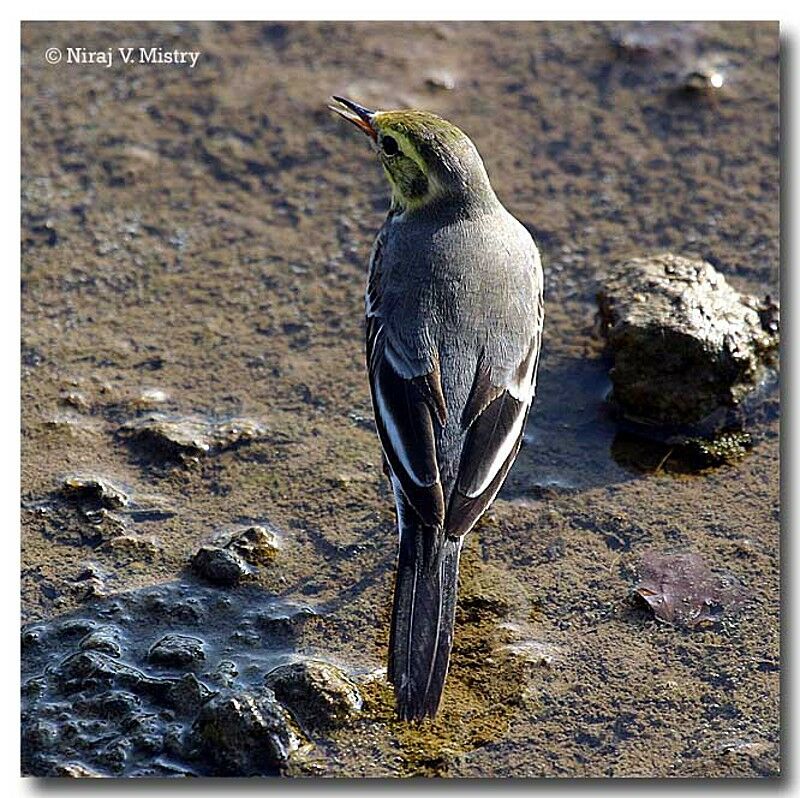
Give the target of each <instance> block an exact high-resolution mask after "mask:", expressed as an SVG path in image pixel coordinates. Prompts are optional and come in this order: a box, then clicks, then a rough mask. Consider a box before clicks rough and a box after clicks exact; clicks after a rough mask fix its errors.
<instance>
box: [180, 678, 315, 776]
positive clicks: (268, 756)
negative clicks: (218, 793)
mask: <svg viewBox="0 0 800 798" xmlns="http://www.w3.org/2000/svg"><path fill="white" fill-rule="evenodd" d="M192 736H193V737H194V739H195V741H196V745H197V747H198V753H199V755H200V756H204V757H207V758H208V759H209V760H210V761H211V763H212V764H213V766H214V771H215V772H216V773H218V774H219V775H232V776H233V775H235V776H264V775H272V774H275V773H276V772H280V771H281V770H282V769H283V768H284V767H285V766H286V764H287V763H288V761H289V756H290V755H291V753H292V752H293V751H295V750H297V748H298V747H299V745H300V738H299V735H298V734H297V733H296V732H295V730H294V729H293V728H292V724H291V721H290V719H289V718H288V716H287V715H286V712H285V710H284V709H283V707H281V705H280V704H278V703H277V701H275V699H274V697H273V695H272V693H270V692H269V691H263V692H258V693H234V692H226V693H223V694H221V695H218V696H216V697H215V698H213V699H212V700H211V701H209V702H208V703H207V704H205V706H204V707H203V708H202V709H201V710H200V714H199V715H198V717H197V720H196V721H195V722H194V725H193V727H192Z"/></svg>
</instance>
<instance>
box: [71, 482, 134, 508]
mask: <svg viewBox="0 0 800 798" xmlns="http://www.w3.org/2000/svg"><path fill="white" fill-rule="evenodd" d="M61 493H62V494H63V495H64V496H65V497H66V498H67V499H69V500H70V501H74V502H77V503H78V504H80V505H82V506H83V507H85V508H87V509H90V508H94V509H105V510H120V509H122V508H123V507H127V506H128V504H129V503H130V499H129V498H128V496H127V495H126V494H125V492H124V491H123V490H122V489H121V488H118V487H117V486H116V485H114V484H112V483H111V482H109V481H108V480H107V479H104V478H103V477H96V476H91V475H81V474H74V475H72V476H68V477H65V478H64V482H63V483H62V485H61Z"/></svg>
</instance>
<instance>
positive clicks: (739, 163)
mask: <svg viewBox="0 0 800 798" xmlns="http://www.w3.org/2000/svg"><path fill="white" fill-rule="evenodd" d="M22 41H23V64H24V66H23V84H22V96H23V114H22V125H23V140H22V153H23V169H22V172H23V186H22V197H23V256H22V310H23V330H22V447H23V462H22V482H23V485H22V488H23V497H22V498H23V511H22V519H23V529H22V558H23V574H22V600H23V622H25V623H45V624H55V625H57V624H59V623H61V622H62V621H63V617H62V616H64V617H72V616H73V615H75V614H77V616H79V617H81V618H84V619H88V620H89V621H98V622H99V620H100V615H101V613H102V611H103V610H102V608H103V607H104V606H105V604H104V602H106V601H109V600H110V601H113V600H114V599H113V595H114V594H116V593H118V592H126V591H144V592H142V593H141V594H138V593H134V594H132V595H135V596H136V595H141V596H146V595H147V591H152V590H153V589H154V586H157V585H161V584H163V585H165V586H166V587H165V589H166V590H169V589H170V588H169V586H170V585H173V584H185V585H186V586H187V587H186V588H185V589H186V590H188V591H190V592H191V591H197V595H198V597H199V596H201V595H206V592H207V591H209V590H212V591H217V592H218V593H219V594H220V595H221V597H222V598H221V600H222V599H224V596H225V595H226V594H230V595H231V596H232V600H233V605H232V606H233V607H237V606H239V607H243V608H244V609H242V617H243V618H245V619H246V617H247V613H248V612H249V609H248V608H252V607H253V606H255V605H257V604H258V602H259V601H262V600H263V602H264V607H265V608H266V607H268V606H269V605H270V602H271V601H273V600H274V599H275V598H277V599H280V600H281V601H285V602H290V603H292V604H297V605H310V606H313V607H314V608H315V611H317V612H318V613H319V616H320V618H322V619H323V620H322V621H321V622H319V623H313V624H308V625H307V626H306V627H304V629H303V635H302V639H301V640H300V642H299V643H297V642H294V643H292V647H291V650H290V651H289V649H286V648H285V647H277V648H275V649H274V650H273V649H272V648H270V645H271V644H270V641H269V640H268V639H266V638H265V639H264V640H263V645H264V651H263V654H259V655H258V656H259V657H262V656H263V661H261V660H259V662H257V663H256V664H257V667H258V668H263V669H266V668H267V664H268V663H267V661H268V660H269V661H272V660H271V659H270V658H271V657H272V655H273V654H287V651H288V653H291V655H292V656H294V655H300V654H314V655H315V656H317V657H320V658H323V659H328V660H331V661H333V662H335V663H337V664H339V665H340V666H343V667H345V668H346V669H347V670H349V671H350V672H351V673H353V674H354V676H356V677H358V678H360V679H362V680H363V690H364V693H365V699H366V700H365V708H364V711H363V715H362V719H361V720H360V721H358V722H356V723H355V724H353V725H351V726H348V727H347V728H345V729H342V730H340V731H337V732H333V733H331V734H330V735H329V736H327V737H325V738H318V739H315V740H314V742H315V744H316V747H315V749H314V753H312V754H311V755H310V759H309V761H308V762H306V763H305V764H304V765H303V767H304V768H306V769H307V770H308V772H314V773H320V774H325V775H344V774H347V775H362V774H363V775H408V774H413V773H425V774H433V773H436V774H441V775H452V776H477V775H497V776H512V775H517V776H544V775H559V776H566V775H578V776H582V775H592V776H602V775H618V776H621V775H643V776H704V775H713V776H752V775H759V776H769V775H776V774H777V773H778V772H779V748H778V745H779V656H780V650H779V626H778V619H779V565H780V563H779V551H780V541H779V511H780V509H779V507H780V506H779V437H778V433H779V418H778V415H779V414H778V412H777V407H776V403H775V400H774V399H773V400H772V402H771V404H772V407H773V410H772V411H771V412H766V413H762V414H761V415H757V416H756V418H755V421H754V424H755V426H754V428H753V430H752V431H753V435H754V442H755V443H754V447H753V449H752V451H751V452H750V453H749V454H748V455H747V456H746V457H745V458H744V460H742V461H741V462H740V463H738V464H734V465H726V466H722V467H720V468H717V469H714V470H709V471H706V472H703V473H700V474H685V473H681V472H680V471H676V472H672V471H670V469H669V468H658V467H657V466H658V465H659V462H660V461H661V459H662V454H661V452H660V451H655V452H653V451H651V452H649V453H645V455H642V458H639V460H641V462H639V461H638V460H637V458H638V457H639V455H638V454H637V458H633V459H632V458H631V457H630V456H629V452H628V453H627V454H626V453H625V452H623V454H622V455H620V451H621V449H620V446H621V444H620V440H621V438H620V435H621V433H620V431H619V429H618V427H617V424H616V422H615V420H614V417H613V415H612V414H611V412H610V410H609V408H608V407H607V405H606V404H605V401H604V400H605V398H606V395H607V392H608V388H609V382H608V376H607V370H608V363H607V361H606V360H605V358H604V356H603V352H602V345H601V342H600V341H599V340H598V338H597V334H596V331H595V329H594V314H595V303H594V293H595V290H596V281H595V278H596V275H597V274H598V273H602V271H603V269H604V267H605V265H606V264H608V263H610V262H612V261H616V260H618V259H621V258H624V257H628V256H631V255H640V254H646V253H648V252H651V251H661V250H670V251H673V252H678V253H681V254H685V255H692V256H699V257H703V258H705V259H707V260H709V261H710V262H712V263H713V264H714V265H715V266H716V267H717V268H718V269H719V270H720V271H722V272H723V273H724V274H725V275H726V277H728V278H729V279H730V281H731V283H732V284H733V285H734V286H735V287H736V288H737V289H739V290H742V291H747V292H750V293H754V294H758V295H761V296H763V295H764V294H771V295H773V296H777V295H779V292H780V285H779V268H780V261H779V257H780V248H779V83H778V79H779V60H778V58H779V42H778V37H777V25H774V24H751V23H747V24H739V23H725V24H705V23H702V24H701V23H691V24H685V25H679V24H673V23H664V24H648V25H636V24H630V25H616V24H611V23H607V24H591V25H590V24H572V23H569V24H567V23H536V24H533V23H531V24H519V23H514V24H506V23H496V24H489V25H487V24H470V23H424V24H414V23H385V24H367V23H356V24H342V23H308V24H306V23H301V24H296V23H265V24H261V23H255V24H236V23H225V24H214V23H191V24H184V23H163V24H149V25H148V24H144V25H143V24H140V23H137V24H135V25H129V24H124V23H103V24H86V23H59V24H57V25H54V24H46V23H33V24H26V25H25V26H24V27H23V34H22ZM143 44H147V45H148V46H155V45H162V46H164V47H165V48H169V49H172V48H175V47H177V48H179V49H187V50H201V51H202V53H203V55H202V56H201V58H200V60H199V61H198V64H197V67H196V68H195V69H193V70H188V69H186V68H182V67H177V66H174V67H154V66H152V65H150V66H145V65H139V66H137V67H134V66H127V67H126V66H124V65H121V64H115V65H114V66H113V67H112V68H110V69H105V68H102V67H99V66H94V67H93V66H88V65H84V66H77V65H68V64H61V65H59V66H51V65H48V64H47V63H45V61H44V60H43V58H42V53H43V52H44V50H45V49H46V48H47V47H49V46H53V45H58V46H62V47H66V46H78V45H82V46H86V47H89V48H92V47H95V48H98V49H100V48H107V47H108V46H114V47H116V46H120V47H123V46H139V45H143ZM692 73H699V75H700V77H699V78H698V77H697V75H693V74H692ZM715 75H720V76H721V80H722V86H721V87H719V88H716V87H714V86H713V85H712V84H713V83H718V82H719V79H718V78H716V77H714V76H715ZM703 76H705V78H704V77H703ZM704 80H705V81H706V83H704V82H703V81H704ZM698 81H699V83H698ZM698 86H699V87H700V88H699V90H698V88H697V87H698ZM333 93H335V94H343V95H345V96H351V97H353V98H355V99H358V100H359V101H360V102H363V103H364V104H365V105H367V106H370V105H371V106H379V107H380V106H382V107H390V106H403V105H416V106H421V107H425V108H429V109H431V110H435V111H437V112H439V113H441V114H442V115H443V116H446V117H448V118H450V119H451V120H453V121H454V122H456V123H458V124H459V125H460V126H461V127H463V128H464V129H465V130H466V131H467V132H468V133H469V134H470V135H471V137H472V138H473V140H474V141H475V143H476V145H477V146H478V149H479V150H480V151H481V153H482V155H483V157H484V159H485V161H486V164H487V167H488V169H489V173H490V176H491V178H492V181H493V184H494V186H495V188H496V190H497V193H498V194H499V196H500V197H501V199H503V201H504V202H505V203H506V205H507V206H508V207H509V209H510V210H511V211H512V212H513V213H514V214H515V215H516V216H518V218H520V219H521V220H522V221H523V223H524V224H525V225H526V226H527V227H528V228H529V229H530V230H531V231H532V233H533V234H534V236H535V237H536V239H537V241H538V243H539V245H540V249H541V250H542V255H543V261H544V265H545V273H546V300H547V314H548V315H547V322H546V330H545V342H544V352H543V357H542V363H541V367H540V371H539V374H540V386H539V398H538V400H537V405H536V407H535V408H534V411H533V414H532V416H531V419H530V422H529V424H528V428H527V431H526V438H525V441H526V445H525V447H524V448H523V450H522V452H521V454H520V457H519V460H518V462H517V464H516V465H515V467H514V470H513V471H512V474H511V476H510V478H509V480H508V483H507V485H506V486H505V488H504V489H503V492H502V494H501V497H500V498H499V499H498V501H497V502H496V503H495V505H494V507H493V509H492V510H491V511H490V513H488V514H487V517H486V518H485V520H484V521H483V522H482V523H481V524H480V525H479V527H478V528H477V529H476V530H475V532H474V533H473V534H472V535H471V536H470V539H469V543H468V545H467V550H466V552H465V561H464V567H463V572H462V580H461V593H462V599H461V606H460V609H459V617H458V621H457V630H456V641H455V649H454V654H453V662H452V669H451V673H450V677H449V682H448V690H447V693H446V696H445V700H444V704H443V707H442V711H441V714H440V717H439V719H437V721H436V722H435V723H428V724H425V725H424V726H423V727H422V728H419V729H415V728H412V727H408V726H406V725H404V724H401V723H398V722H396V721H395V720H394V719H393V717H392V712H391V701H390V695H389V692H388V689H387V688H386V687H385V685H383V682H382V680H381V679H380V678H376V674H375V671H376V669H379V668H381V667H382V666H383V664H384V657H385V646H386V638H387V634H388V628H387V623H388V616H389V601H390V590H391V578H392V577H391V574H392V568H393V563H394V556H395V545H396V533H395V531H394V520H393V509H392V507H393V505H392V502H391V497H390V494H389V489H388V486H387V484H386V482H385V480H384V478H383V475H382V472H381V465H380V452H379V447H378V443H377V439H376V437H375V435H374V432H373V431H372V427H371V410H370V404H369V394H368V389H367V381H366V375H365V373H364V369H363V347H362V343H361V341H362V312H363V287H364V286H363V283H364V279H365V270H366V262H367V258H368V254H369V248H370V245H371V242H372V238H373V236H374V234H375V231H376V230H377V228H378V227H379V225H380V223H381V220H382V216H383V214H384V213H385V209H386V207H387V191H386V187H385V185H384V180H383V178H382V176H381V174H380V170H379V169H378V167H377V166H376V164H375V163H374V162H373V159H372V157H371V155H370V153H369V151H368V148H367V147H366V146H365V143H364V142H363V141H361V140H360V139H359V138H358V136H357V135H356V133H355V131H352V130H350V129H349V127H348V126H347V125H345V124H344V123H342V122H341V121H340V120H337V119H336V118H335V117H334V116H333V115H332V114H330V112H328V111H327V110H326V108H325V103H326V100H327V97H328V95H330V94H333ZM153 412H156V413H163V414H165V415H169V416H170V417H172V418H193V419H195V420H197V419H201V420H203V419H205V420H207V422H208V423H212V422H214V423H216V422H219V421H220V420H224V419H230V418H244V419H249V420H250V421H252V422H253V423H254V424H255V425H258V426H260V427H261V428H263V433H262V434H260V435H259V436H258V437H257V438H256V439H255V440H252V441H251V442H241V443H240V444H239V445H236V446H231V447H227V448H225V447H222V448H220V449H219V450H214V451H211V452H209V453H208V454H199V455H197V456H189V457H186V458H183V457H179V458H177V459H175V458H172V459H169V458H167V459H164V458H163V457H161V456H155V455H152V453H151V452H150V451H149V450H147V449H144V450H143V449H142V448H141V447H139V446H137V445H136V444H135V442H132V441H131V440H130V439H129V437H128V436H126V435H125V434H124V427H125V425H126V424H129V423H130V422H131V421H132V420H135V419H137V418H140V417H143V416H146V415H147V414H150V413H153ZM623 449H624V447H623ZM637 462H638V465H637ZM74 473H90V474H95V475H98V476H102V477H104V478H106V479H108V480H111V481H112V482H114V483H115V484H117V485H119V486H120V487H122V488H123V489H124V490H125V492H126V493H127V494H128V495H129V496H130V500H131V504H130V506H129V507H127V508H125V509H124V510H120V511H118V512H117V511H110V512H111V517H104V518H102V519H101V520H100V522H99V523H97V518H95V519H94V520H95V522H94V523H92V522H90V521H88V520H87V518H86V516H85V514H82V511H81V507H80V506H77V505H76V504H75V502H73V501H67V500H66V499H65V498H64V497H63V496H62V494H61V492H60V485H61V482H62V480H63V478H64V477H65V476H66V475H69V474H74ZM253 523H261V524H265V525H268V526H269V527H270V528H272V529H275V530H277V531H278V534H279V537H280V541H281V549H280V552H279V555H278V557H277V558H276V560H275V561H274V563H273V564H272V565H270V566H263V567H260V568H259V572H258V575H257V577H256V581H255V583H254V584H253V585H250V586H247V587H244V588H236V589H229V588H213V589H212V588H208V587H205V586H202V585H200V583H198V582H196V581H195V580H193V579H191V578H189V577H188V576H187V573H186V570H185V569H186V567H187V563H188V560H189V558H190V556H191V554H192V553H193V552H194V551H195V550H196V549H197V548H198V546H200V545H201V544H203V543H208V542H209V541H211V540H212V539H213V538H214V537H215V536H216V535H217V534H219V533H220V532H223V531H226V530H230V529H234V528H237V527H240V526H244V525H248V524H253ZM649 549H655V550H658V551H695V552H698V553H699V554H700V555H701V556H702V557H703V559H704V560H705V561H706V562H707V563H708V564H709V565H711V566H712V567H713V568H716V569H718V570H720V571H724V572H728V573H731V574H732V575H734V576H735V577H736V578H737V579H739V580H740V581H741V582H742V583H743V584H744V585H745V586H746V588H747V589H748V591H749V592H750V594H751V599H750V601H749V603H748V604H747V605H746V607H745V608H744V609H743V610H742V611H740V612H739V613H738V614H736V615H735V616H731V617H730V618H728V619H726V621H725V622H724V623H723V624H721V625H718V626H717V627H714V628H711V629H706V630H700V631H687V630H682V629H677V628H673V627H670V626H666V625H662V624H660V623H658V622H657V621H655V620H654V619H653V618H652V616H651V615H650V614H649V613H648V611H647V610H646V609H644V608H642V607H641V606H639V605H637V604H635V603H633V602H632V601H631V599H630V593H631V590H632V588H633V586H634V585H635V583H636V565H637V563H638V562H639V560H640V558H641V555H642V553H643V552H644V551H647V550H649ZM87 574H88V576H87ZM258 590H260V591H262V593H261V594H258V593H257V592H256V593H253V591H258ZM241 591H244V592H241ZM103 594H112V597H111V598H110V599H105V598H103ZM258 595H263V599H259V598H257V596H258ZM254 596H255V597H256V598H254ZM248 602H250V603H248ZM133 605H134V606H135V607H139V606H144V600H143V599H142V601H138V600H134V601H133ZM133 622H134V623H136V622H137V618H136V617H134V619H133ZM208 623H209V627H208V630H207V632H206V636H207V642H208V643H209V645H210V646H211V647H212V648H213V647H214V646H215V645H217V644H216V643H215V641H216V640H218V638H219V629H220V628H222V626H224V625H225V624H226V623H228V621H226V620H225V617H223V616H222V615H219V616H218V615H215V614H214V613H211V616H210V618H209V621H208ZM230 623H231V624H234V625H235V619H231V620H230ZM59 640H60V639H59V638H58V637H57V636H55V637H53V638H52V645H51V646H50V647H49V648H47V647H45V648H44V649H43V650H42V651H40V652H39V653H38V654H37V655H36V656H35V657H34V656H31V657H30V658H29V659H26V660H25V661H24V662H23V668H24V672H25V674H26V677H27V676H28V675H31V674H33V675H35V672H36V671H39V670H41V669H42V668H44V667H46V666H47V664H48V663H49V664H51V665H54V664H55V663H57V662H58V661H59V660H60V659H62V658H63V657H64V656H66V655H67V654H68V653H69V652H70V649H69V646H68V645H66V644H64V643H63V642H59ZM70 645H72V644H71V643H70ZM131 645H134V644H133V643H132V644H131ZM141 645H144V641H142V643H141ZM281 645H282V646H283V645H284V644H281ZM134 648H135V646H134ZM136 650H137V651H138V649H136ZM126 652H127V653H125V652H123V653H125V656H126V657H129V658H130V659H132V660H134V659H135V657H136V653H135V651H133V649H131V650H127V649H126ZM225 656H226V657H227V658H229V659H231V660H233V661H235V662H236V663H237V665H238V666H239V671H240V673H241V672H244V671H243V667H244V666H245V665H246V663H247V662H249V661H250V660H249V659H248V658H249V657H251V656H252V652H251V650H250V649H248V648H247V647H246V646H244V645H242V646H241V647H240V648H239V649H238V650H237V649H236V648H234V649H233V650H231V651H226V653H225ZM201 678H202V677H201ZM34 714H35V712H34ZM124 756H125V757H126V759H125V763H124V766H125V768H126V772H129V773H135V772H137V771H138V770H140V769H141V768H142V767H144V764H145V763H144V761H143V760H142V761H139V759H137V757H138V758H141V754H138V753H137V752H136V751H135V750H134V751H131V752H128V753H125V754H124ZM86 764H87V765H88V764H89V763H88V762H87V763H86ZM94 766H95V767H97V768H98V769H99V770H100V771H101V772H108V773H110V772H111V771H110V770H104V769H103V766H102V764H98V763H95V765H94Z"/></svg>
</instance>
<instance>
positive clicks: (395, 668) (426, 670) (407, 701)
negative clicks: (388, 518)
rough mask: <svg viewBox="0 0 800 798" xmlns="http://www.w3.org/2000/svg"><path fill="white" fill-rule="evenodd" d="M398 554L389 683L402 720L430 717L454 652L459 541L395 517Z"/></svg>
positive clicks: (411, 517)
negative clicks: (392, 688)
mask: <svg viewBox="0 0 800 798" xmlns="http://www.w3.org/2000/svg"><path fill="white" fill-rule="evenodd" d="M399 522H400V554H399V557H398V562H397V574H396V576H395V585H394V608H393V611H392V627H391V634H390V638H389V668H388V675H389V680H390V681H391V682H392V684H393V685H394V692H395V698H396V700H397V713H398V715H400V717H401V718H403V719H405V720H413V719H418V718H423V717H426V716H430V717H432V716H433V715H435V714H436V710H437V709H438V708H439V701H440V700H441V697H442V691H443V689H444V681H445V677H446V676H447V666H448V664H449V662H450V650H451V648H452V646H453V624H454V622H455V614H456V593H457V590H458V560H459V556H460V554H461V541H460V540H450V539H448V538H446V537H445V535H444V533H443V532H442V530H441V529H434V528H430V527H425V526H424V525H423V524H422V523H421V522H420V521H419V519H418V518H417V517H416V515H415V514H414V511H413V510H411V508H408V511H407V512H404V513H400V518H399Z"/></svg>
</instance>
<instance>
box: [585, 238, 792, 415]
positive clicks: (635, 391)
mask: <svg viewBox="0 0 800 798" xmlns="http://www.w3.org/2000/svg"><path fill="white" fill-rule="evenodd" d="M597 298H598V304H599V308H600V319H601V322H602V325H603V329H604V332H605V335H606V337H607V340H608V344H609V349H610V352H611V356H612V358H613V361H614V362H613V368H612V370H611V380H612V383H613V399H614V402H615V404H616V405H617V406H618V407H619V409H620V411H621V412H622V413H623V415H625V416H626V417H628V418H630V419H632V420H634V421H639V422H645V423H649V424H657V425H668V426H683V425H694V424H698V423H701V422H707V421H708V420H709V419H710V417H711V416H712V414H715V413H716V415H720V414H719V411H720V409H727V408H735V407H737V406H738V405H739V404H740V403H741V401H742V400H743V399H744V397H745V396H746V395H747V394H748V393H749V392H750V391H752V390H753V388H754V387H755V386H756V385H757V384H758V383H759V381H760V380H761V379H762V377H763V376H764V375H765V373H766V369H767V368H768V367H771V366H773V365H774V364H775V363H774V361H775V357H776V354H777V348H778V344H779V333H778V321H777V319H778V312H779V310H778V305H777V304H776V303H773V302H772V301H771V300H770V299H769V297H767V298H766V299H765V300H764V301H763V302H762V301H759V300H757V299H755V298H753V297H750V296H742V295H740V294H738V293H737V292H736V291H735V290H734V289H733V288H731V287H730V286H729V285H728V283H727V282H726V281H725V278H724V277H723V276H722V275H721V274H720V273H719V272H717V271H716V270H715V269H714V267H713V266H711V264H709V263H706V262H704V261H697V260H690V259H688V258H684V257H680V256H678V255H672V254H669V253H668V254H663V255H656V256H652V257H644V258H634V259H632V260H628V261H625V262H624V263H620V264H618V265H617V266H616V267H615V268H613V269H612V270H611V272H610V274H608V275H607V276H605V277H604V278H603V280H602V287H601V289H600V292H599V293H598V297H597ZM721 415H722V417H723V418H724V417H725V416H726V413H725V412H723V413H722V414H721Z"/></svg>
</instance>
